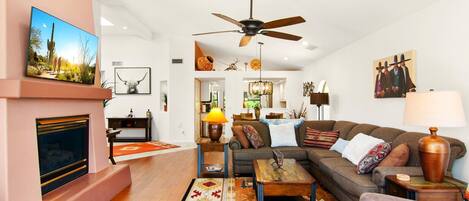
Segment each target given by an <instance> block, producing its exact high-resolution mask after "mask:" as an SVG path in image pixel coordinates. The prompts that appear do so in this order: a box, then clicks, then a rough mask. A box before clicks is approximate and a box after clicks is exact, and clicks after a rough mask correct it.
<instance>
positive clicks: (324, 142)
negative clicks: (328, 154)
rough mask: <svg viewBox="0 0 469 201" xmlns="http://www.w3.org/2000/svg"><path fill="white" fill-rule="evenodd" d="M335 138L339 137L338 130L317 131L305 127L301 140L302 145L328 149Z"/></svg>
mask: <svg viewBox="0 0 469 201" xmlns="http://www.w3.org/2000/svg"><path fill="white" fill-rule="evenodd" d="M337 139H339V131H319V130H316V129H312V128H310V127H306V136H305V140H304V141H303V146H305V147H319V148H324V149H329V148H331V146H332V145H333V144H334V143H335V142H336V141H337Z"/></svg>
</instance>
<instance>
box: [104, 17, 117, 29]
mask: <svg viewBox="0 0 469 201" xmlns="http://www.w3.org/2000/svg"><path fill="white" fill-rule="evenodd" d="M101 26H104V27H111V26H114V24H113V23H112V22H110V21H109V20H107V19H106V18H104V17H101Z"/></svg>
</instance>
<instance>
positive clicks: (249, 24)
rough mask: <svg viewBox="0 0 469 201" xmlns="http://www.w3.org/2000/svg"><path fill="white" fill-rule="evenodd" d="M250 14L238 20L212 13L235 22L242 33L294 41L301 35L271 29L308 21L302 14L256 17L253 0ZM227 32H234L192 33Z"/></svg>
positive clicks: (243, 43) (242, 44)
mask: <svg viewBox="0 0 469 201" xmlns="http://www.w3.org/2000/svg"><path fill="white" fill-rule="evenodd" d="M250 2H251V4H250V7H249V9H250V16H249V19H246V20H241V21H237V20H235V19H233V18H231V17H228V16H226V15H223V14H220V13H212V14H213V15H214V16H216V17H219V18H221V19H223V20H225V21H227V22H230V23H231V24H234V25H236V26H238V27H239V28H241V31H238V32H239V33H242V34H244V35H246V36H251V37H252V36H256V35H257V34H262V35H265V36H269V37H273V38H279V39H284V40H293V41H298V40H301V38H302V37H301V36H296V35H292V34H287V33H282V32H278V31H270V30H269V29H274V28H279V27H285V26H291V25H295V24H300V23H304V22H306V20H305V19H304V18H303V17H301V16H295V17H288V18H283V19H278V20H273V21H270V22H263V21H262V20H258V19H254V18H253V17H252V16H253V15H252V13H253V5H252V4H253V3H252V2H253V1H252V0H251V1H250ZM225 32H233V31H216V32H207V33H197V34H192V35H193V36H198V35H206V34H216V33H225ZM248 44H249V41H247V42H240V45H239V46H240V47H243V46H246V45H248Z"/></svg>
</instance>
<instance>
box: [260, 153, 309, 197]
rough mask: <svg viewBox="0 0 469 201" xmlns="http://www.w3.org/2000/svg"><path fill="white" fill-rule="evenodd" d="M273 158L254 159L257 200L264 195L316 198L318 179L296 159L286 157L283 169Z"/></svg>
mask: <svg viewBox="0 0 469 201" xmlns="http://www.w3.org/2000/svg"><path fill="white" fill-rule="evenodd" d="M273 162H274V160H273V159H261V160H254V161H253V165H254V175H253V176H254V180H253V181H254V182H253V183H254V189H255V190H256V192H257V200H258V201H263V200H264V196H310V200H316V190H317V183H316V180H315V179H314V178H313V177H312V176H311V175H310V174H309V173H308V171H306V170H305V169H304V168H303V167H302V166H301V165H300V164H299V163H298V162H296V160H295V159H284V162H283V163H284V165H283V167H282V169H278V168H276V167H274V166H272V163H273Z"/></svg>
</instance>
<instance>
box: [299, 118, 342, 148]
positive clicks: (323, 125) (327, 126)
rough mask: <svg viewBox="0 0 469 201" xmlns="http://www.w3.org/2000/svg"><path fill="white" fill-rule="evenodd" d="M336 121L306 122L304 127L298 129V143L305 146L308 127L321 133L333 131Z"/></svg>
mask: <svg viewBox="0 0 469 201" xmlns="http://www.w3.org/2000/svg"><path fill="white" fill-rule="evenodd" d="M334 124H335V121H329V120H328V121H305V122H304V123H303V125H302V126H301V127H300V128H299V129H298V133H299V136H298V138H299V139H298V142H299V144H298V145H300V146H303V141H304V140H305V135H306V127H309V128H313V129H316V130H320V131H332V130H333V128H334Z"/></svg>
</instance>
